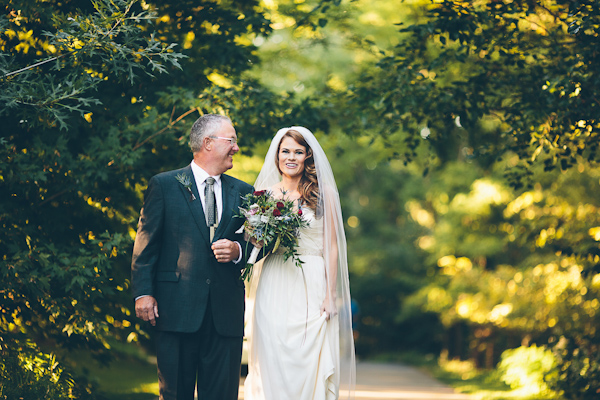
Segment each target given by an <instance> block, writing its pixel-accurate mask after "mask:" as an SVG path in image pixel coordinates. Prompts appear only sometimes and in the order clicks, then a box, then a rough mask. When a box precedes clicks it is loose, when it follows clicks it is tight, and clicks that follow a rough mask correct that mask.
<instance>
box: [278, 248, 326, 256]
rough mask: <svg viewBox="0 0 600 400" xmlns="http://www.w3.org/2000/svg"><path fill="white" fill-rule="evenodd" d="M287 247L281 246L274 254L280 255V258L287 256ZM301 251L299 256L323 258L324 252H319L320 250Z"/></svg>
mask: <svg viewBox="0 0 600 400" xmlns="http://www.w3.org/2000/svg"><path fill="white" fill-rule="evenodd" d="M286 249H287V248H286V247H283V246H280V247H279V248H278V249H277V251H276V252H275V253H273V254H275V255H278V256H282V255H284V254H285V251H286ZM299 250H301V251H299V252H298V255H299V256H317V257H323V251H322V250H318V249H299Z"/></svg>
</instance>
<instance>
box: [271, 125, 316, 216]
mask: <svg viewBox="0 0 600 400" xmlns="http://www.w3.org/2000/svg"><path fill="white" fill-rule="evenodd" d="M286 137H289V138H292V139H294V140H295V141H296V143H298V144H299V145H300V146H303V147H304V148H305V149H306V158H305V159H304V172H303V174H302V178H300V183H299V185H298V191H299V192H300V196H301V197H300V198H301V199H302V202H303V203H304V204H306V205H307V206H308V207H310V208H312V209H313V210H315V211H317V210H318V209H319V208H320V207H319V206H320V204H319V182H318V181H317V169H316V168H315V159H314V157H313V151H312V149H311V148H310V146H309V145H308V143H306V140H304V136H302V134H301V133H300V132H298V131H295V130H293V129H290V130H289V131H287V132H286V133H285V134H284V135H283V136H282V137H281V140H280V141H279V146H278V147H277V155H276V156H275V157H276V159H275V165H277V169H278V170H279V173H280V174H282V171H281V169H280V168H279V149H280V148H281V142H283V139H285V138H286Z"/></svg>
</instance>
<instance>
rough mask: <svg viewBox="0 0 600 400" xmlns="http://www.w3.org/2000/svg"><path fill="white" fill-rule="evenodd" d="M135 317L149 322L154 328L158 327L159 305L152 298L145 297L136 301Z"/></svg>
mask: <svg viewBox="0 0 600 400" xmlns="http://www.w3.org/2000/svg"><path fill="white" fill-rule="evenodd" d="M135 315H137V316H138V318H141V319H143V320H144V321H149V322H150V323H151V324H152V326H154V325H156V318H158V303H157V302H156V299H155V298H154V297H152V296H143V297H140V298H139V299H137V300H136V301H135Z"/></svg>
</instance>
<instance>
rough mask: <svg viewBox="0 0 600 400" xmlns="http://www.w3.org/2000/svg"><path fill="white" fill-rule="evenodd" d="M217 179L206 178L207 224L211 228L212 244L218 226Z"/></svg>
mask: <svg viewBox="0 0 600 400" xmlns="http://www.w3.org/2000/svg"><path fill="white" fill-rule="evenodd" d="M214 185H215V178H213V177H211V176H209V177H208V178H206V186H205V187H204V199H205V203H206V224H207V225H208V227H209V228H210V241H211V242H212V240H213V237H214V235H215V228H216V226H217V203H216V200H215V186H214Z"/></svg>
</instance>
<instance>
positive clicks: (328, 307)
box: [321, 295, 338, 321]
mask: <svg viewBox="0 0 600 400" xmlns="http://www.w3.org/2000/svg"><path fill="white" fill-rule="evenodd" d="M332 298H333V300H331V299H332ZM323 313H325V319H326V320H327V321H329V320H330V319H331V318H332V317H335V316H336V315H337V313H338V312H337V307H336V305H335V296H333V297H329V295H327V296H326V297H325V300H323V304H321V315H323Z"/></svg>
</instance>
